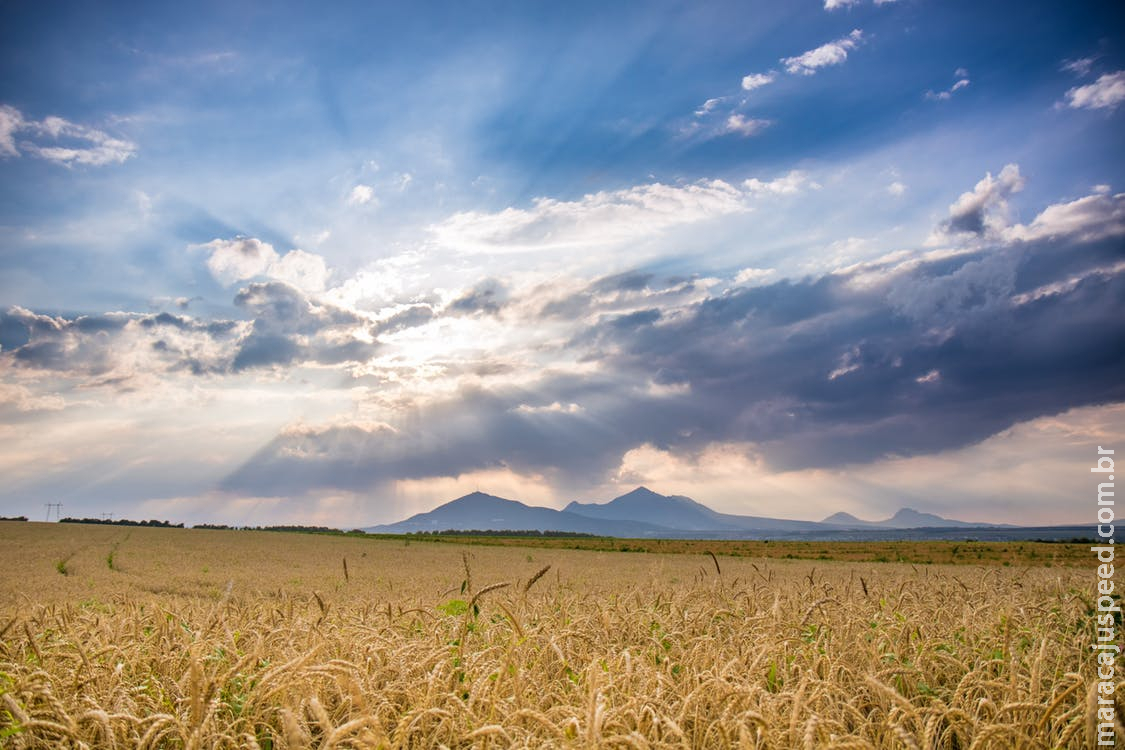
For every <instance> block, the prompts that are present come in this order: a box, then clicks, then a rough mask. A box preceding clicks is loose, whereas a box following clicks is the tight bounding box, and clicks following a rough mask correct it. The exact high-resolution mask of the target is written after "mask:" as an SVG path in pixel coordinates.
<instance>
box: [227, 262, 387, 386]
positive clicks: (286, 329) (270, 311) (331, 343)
mask: <svg viewBox="0 0 1125 750" xmlns="http://www.w3.org/2000/svg"><path fill="white" fill-rule="evenodd" d="M234 301H235V304H236V305H239V306H240V307H244V308H246V309H247V310H249V311H250V312H251V314H252V315H253V316H254V323H253V325H252V327H251V329H250V333H249V334H248V335H247V336H245V337H244V338H243V339H242V340H241V341H239V343H238V348H237V351H236V352H235V354H234V359H233V361H232V362H231V365H230V366H231V369H232V370H233V371H234V372H239V371H242V370H246V369H251V368H258V367H272V366H284V365H289V364H293V363H300V362H306V363H308V362H312V363H318V364H325V365H335V364H342V363H345V362H362V361H365V360H367V359H369V358H370V357H371V356H372V354H374V352H375V350H376V349H377V348H378V345H377V344H376V343H374V342H373V341H372V342H366V341H360V340H359V339H356V338H355V337H354V336H352V335H351V331H353V330H355V329H357V328H360V327H363V328H367V327H368V326H369V324H368V322H367V321H366V320H365V319H363V318H361V317H359V316H358V315H356V314H355V313H352V312H349V311H347V310H344V309H343V308H340V307H336V306H334V305H329V304H321V303H317V302H314V301H313V300H312V299H310V298H309V297H308V296H307V295H305V294H304V293H303V292H302V291H301V290H299V289H297V288H296V287H293V286H290V285H288V284H285V283H283V282H280V281H270V282H264V283H257V284H250V285H249V286H247V287H246V288H245V289H242V290H241V291H239V293H238V296H236V297H235V300H234Z"/></svg>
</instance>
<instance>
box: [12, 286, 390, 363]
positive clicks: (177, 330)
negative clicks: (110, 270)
mask: <svg viewBox="0 0 1125 750" xmlns="http://www.w3.org/2000/svg"><path fill="white" fill-rule="evenodd" d="M235 303H236V304H237V305H239V306H240V307H243V308H244V309H246V310H247V311H248V312H249V313H250V316H251V319H250V321H248V322H247V321H237V320H211V321H202V320H197V319H194V318H190V317H187V316H182V315H174V314H171V313H167V312H161V313H157V314H140V313H106V314H104V315H88V316H78V317H75V318H66V317H61V316H59V317H54V316H50V315H43V314H38V313H34V312H31V311H29V310H25V309H23V308H18V307H17V308H12V309H10V310H9V311H8V312H7V313H5V314H3V315H2V316H0V331H2V333H3V336H4V346H3V350H2V352H0V356H7V357H10V358H11V360H12V361H13V362H14V363H16V364H18V365H20V366H23V367H28V368H33V369H42V370H52V371H56V372H60V373H63V374H75V375H80V376H90V375H99V376H100V375H103V374H105V373H107V372H109V371H110V370H114V369H115V368H119V367H123V366H127V367H128V368H130V369H135V368H138V367H141V368H144V367H148V368H150V369H152V370H154V371H157V372H159V371H185V372H190V373H192V374H196V375H205V374H222V373H226V372H240V371H243V370H248V369H254V368H264V367H276V366H285V365H291V364H302V363H316V364H323V365H339V364H346V363H350V362H362V361H365V360H367V359H369V358H370V357H371V355H372V353H373V352H374V351H375V349H376V348H377V344H376V343H375V342H374V339H373V336H374V334H375V331H374V330H372V329H371V326H370V324H369V323H368V321H366V320H365V319H363V318H361V317H359V316H357V315H356V314H354V313H351V312H349V311H346V310H344V309H342V308H339V307H335V306H333V305H328V304H321V303H317V302H315V301H313V300H312V299H310V298H309V297H308V296H307V295H305V294H304V293H303V292H301V291H300V290H298V289H296V288H295V287H292V286H289V285H287V284H284V283H281V282H269V283H262V284H251V285H249V286H248V287H246V288H244V289H242V290H241V291H239V293H238V295H237V297H236V298H235ZM364 329H366V330H367V331H368V333H369V334H371V336H368V337H366V338H367V340H361V339H359V338H356V336H355V333H356V332H357V331H362V330H364ZM138 339H140V340H138ZM138 345H141V346H144V347H145V349H146V350H147V351H148V352H149V353H150V355H151V356H150V359H149V360H148V361H147V362H144V361H141V362H138V361H136V359H137V358H136V357H133V356H131V355H130V352H132V351H134V350H135V348H136V347H137V346H138ZM126 363H127V364H126Z"/></svg>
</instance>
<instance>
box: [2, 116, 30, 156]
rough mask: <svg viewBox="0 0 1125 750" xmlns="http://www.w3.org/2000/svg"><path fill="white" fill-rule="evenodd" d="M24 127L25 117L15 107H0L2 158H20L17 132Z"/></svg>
mask: <svg viewBox="0 0 1125 750" xmlns="http://www.w3.org/2000/svg"><path fill="white" fill-rule="evenodd" d="M23 126H24V121H23V115H22V114H20V111H19V110H18V109H16V108H15V107H9V106H8V105H7V104H5V105H2V106H0V156H19V155H20V152H19V149H17V148H16V139H15V135H16V132H17V131H19V129H20V128H22V127H23Z"/></svg>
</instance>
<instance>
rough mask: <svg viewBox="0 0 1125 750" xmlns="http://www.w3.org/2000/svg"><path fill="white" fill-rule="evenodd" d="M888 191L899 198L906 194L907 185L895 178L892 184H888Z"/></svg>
mask: <svg viewBox="0 0 1125 750" xmlns="http://www.w3.org/2000/svg"><path fill="white" fill-rule="evenodd" d="M887 192H888V193H890V194H891V195H893V196H895V197H896V198H897V197H899V196H901V195H905V194H906V185H904V184H902V183H901V182H899V181H897V180H895V181H894V182H892V183H891V184H890V185H887Z"/></svg>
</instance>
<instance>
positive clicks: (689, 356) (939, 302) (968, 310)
mask: <svg viewBox="0 0 1125 750" xmlns="http://www.w3.org/2000/svg"><path fill="white" fill-rule="evenodd" d="M1122 260H1125V247H1123V244H1122V241H1121V239H1120V238H1117V239H1108V240H1104V241H1101V242H1096V243H1082V244H1076V243H1073V242H1063V241H1037V242H1033V243H1022V244H1017V245H1013V246H1010V247H998V248H992V249H988V250H981V251H976V252H971V253H965V254H961V255H957V256H955V257H944V258H938V259H933V260H929V261H918V260H914V261H913V262H908V263H902V264H900V265H897V266H896V265H892V264H889V263H887V264H883V265H881V266H880V265H871V266H867V267H865V268H860V269H857V270H853V271H851V272H849V273H838V274H830V275H826V276H822V277H818V278H808V279H804V280H800V281H784V282H779V283H776V284H772V285H769V286H758V287H753V288H735V289H732V290H729V291H728V292H726V293H724V294H722V295H721V296H716V297H712V298H709V299H706V300H704V301H702V302H699V303H696V304H693V305H690V306H688V307H687V308H686V309H680V310H679V311H678V314H676V315H669V314H664V313H663V312H662V311H661V310H658V309H647V310H641V311H638V312H635V313H631V314H628V315H621V316H601V317H600V318H599V319H598V322H596V323H594V324H593V325H592V326H591V327H590V328H589V329H588V330H586V331H585V332H584V333H583V334H582V335H580V336H578V337H577V338H576V339H575V340H574V342H573V343H572V346H573V347H574V349H575V351H574V354H575V356H576V357H585V358H587V359H591V358H592V359H593V360H595V361H597V363H598V364H599V372H600V373H601V374H599V375H596V376H592V377H577V376H573V375H566V376H563V375H553V376H550V375H548V376H545V377H544V378H543V379H542V380H541V381H540V382H539V383H537V384H536V385H535V387H534V390H519V389H514V388H501V389H492V390H480V389H477V390H468V391H463V392H462V393H461V394H459V396H458V397H457V398H456V399H452V400H450V401H448V402H445V403H443V404H439V405H437V406H434V407H432V408H430V409H428V410H426V411H424V412H423V414H422V416H421V417H420V418H419V419H418V420H417V423H416V424H414V425H413V426H412V427H411V428H409V429H407V430H404V431H401V432H400V431H393V430H389V429H387V430H378V431H368V430H363V429H360V428H358V427H338V428H325V429H323V430H319V431H306V432H304V433H300V434H288V435H283V436H280V437H278V438H277V439H276V440H275V441H274V442H273V443H272V444H271V445H269V446H267V447H265V448H264V449H263V450H262V451H261V452H260V453H259V455H257V456H255V457H254V458H253V459H252V460H251V461H250V462H248V463H247V464H246V465H245V466H243V467H242V468H241V469H240V470H239V471H238V472H236V473H235V474H233V475H232V476H231V477H229V478H228V481H227V486H228V488H229V489H238V490H241V491H269V492H289V491H293V486H294V485H295V486H297V487H305V488H307V487H315V486H322V485H327V486H337V487H346V488H351V489H361V488H365V487H371V486H373V485H376V484H378V483H379V482H381V481H385V480H391V479H397V478H405V477H415V478H419V477H428V476H449V475H456V474H459V473H462V472H465V471H471V470H474V469H482V468H488V467H498V466H505V467H510V468H512V469H514V470H517V471H535V472H542V473H546V474H549V475H552V476H563V477H565V478H566V479H564V481H572V482H582V481H588V482H590V483H597V482H598V481H600V480H601V479H602V478H604V477H605V476H606V474H607V473H609V472H612V471H613V470H615V469H616V468H617V467H618V466H619V465H620V461H621V457H622V456H623V454H624V453H625V452H627V451H628V450H630V449H632V448H635V447H637V446H639V445H642V444H645V443H649V444H653V445H655V446H657V447H660V448H665V449H673V450H688V451H690V450H694V449H699V448H702V447H704V446H706V445H707V444H708V443H711V442H714V441H727V442H743V441H745V442H748V443H752V444H753V445H754V446H755V450H757V451H760V452H761V454H762V455H763V456H764V457H765V459H766V460H767V462H768V463H769V464H770V465H771V466H772V467H773V468H775V469H777V468H800V467H828V466H835V465H840V464H844V463H850V462H868V461H872V460H876V459H879V458H881V457H886V456H910V455H919V454H927V453H933V452H937V451H942V450H945V449H952V448H959V447H963V446H966V445H969V444H972V443H975V442H978V441H980V440H983V439H985V438H987V437H989V436H991V435H994V434H996V433H997V432H999V431H1001V430H1003V429H1006V428H1008V427H1010V426H1012V425H1013V424H1016V423H1018V422H1021V421H1025V420H1029V419H1033V418H1036V417H1040V416H1044V415H1050V414H1056V413H1059V412H1062V411H1065V410H1067V409H1071V408H1074V407H1080V406H1086V405H1092V404H1100V403H1108V402H1115V401H1121V400H1123V399H1125V380H1123V379H1122V377H1121V373H1122V372H1125V318H1123V317H1122V316H1121V315H1120V301H1121V300H1122V299H1125V274H1121V273H1117V272H1114V271H1113V270H1112V268H1111V266H1113V265H1114V264H1115V263H1120V262H1121V261H1122ZM1099 269H1100V270H1099ZM1076 274H1077V276H1076ZM571 405H575V406H574V407H573V408H571Z"/></svg>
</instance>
